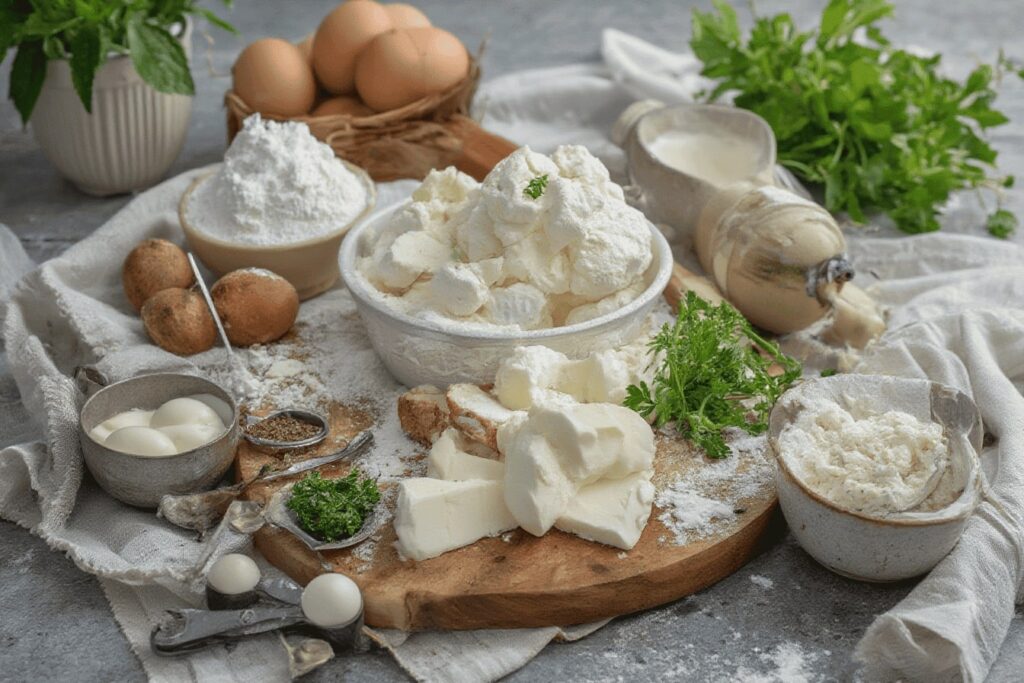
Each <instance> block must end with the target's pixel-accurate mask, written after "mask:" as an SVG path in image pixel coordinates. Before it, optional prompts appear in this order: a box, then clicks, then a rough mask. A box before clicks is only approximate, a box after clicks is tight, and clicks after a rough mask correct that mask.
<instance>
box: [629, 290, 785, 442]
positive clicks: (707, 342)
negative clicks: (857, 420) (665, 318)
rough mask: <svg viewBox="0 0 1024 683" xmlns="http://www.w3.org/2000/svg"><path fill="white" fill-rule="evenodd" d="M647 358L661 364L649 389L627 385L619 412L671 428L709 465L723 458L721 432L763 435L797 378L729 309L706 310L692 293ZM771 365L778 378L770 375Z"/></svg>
mask: <svg viewBox="0 0 1024 683" xmlns="http://www.w3.org/2000/svg"><path fill="white" fill-rule="evenodd" d="M755 347H756V348H755ZM758 349H760V350H761V352H763V354H764V355H762V353H759V352H758ZM650 353H651V355H652V357H653V358H654V359H658V358H660V359H661V361H660V365H659V366H658V369H657V371H656V372H655V375H654V379H653V380H652V384H651V386H648V385H647V383H646V382H641V383H640V384H639V386H638V385H635V384H634V385H631V386H630V387H629V388H628V389H627V392H626V400H625V401H624V405H625V406H626V407H627V408H632V409H633V410H635V411H637V412H638V413H640V414H641V415H643V416H644V417H649V416H651V415H654V417H655V424H656V425H658V426H662V425H664V424H667V423H668V422H672V421H675V422H676V424H677V426H678V428H679V429H680V431H683V432H684V433H685V434H686V436H687V437H688V438H689V439H691V440H692V441H693V442H694V443H695V444H697V445H698V446H700V447H701V448H703V449H704V451H705V452H706V453H707V455H708V457H710V458H724V457H726V456H728V455H729V446H728V445H727V444H726V443H725V439H724V438H723V436H722V430H723V429H725V428H726V427H737V428H739V429H742V430H744V431H746V432H747V433H748V434H761V433H763V432H764V431H765V430H766V429H767V428H768V413H769V411H771V408H772V406H773V405H775V401H776V400H777V399H778V398H779V396H781V395H782V392H784V391H785V390H786V389H787V388H789V386H790V385H791V384H792V383H793V382H794V381H796V380H797V379H798V378H799V377H800V373H801V368H800V363H798V362H797V361H795V360H793V359H792V358H789V357H787V356H785V355H783V354H782V352H781V351H780V350H779V347H778V346H777V345H776V344H774V343H773V342H770V341H768V340H766V339H764V338H763V337H761V336H760V335H758V334H757V333H756V332H755V331H754V329H753V327H751V325H750V323H749V322H747V321H746V319H744V317H743V316H742V315H740V313H739V312H738V311H737V310H736V309H735V308H733V307H732V306H730V305H729V304H727V303H721V304H719V305H718V306H712V305H711V304H709V303H708V302H707V301H705V300H704V299H701V298H700V297H699V296H697V295H696V294H694V293H693V292H687V293H686V299H685V300H683V301H682V302H681V303H680V306H679V316H678V317H677V318H676V321H675V323H674V324H671V325H670V324H668V323H666V324H665V325H664V326H663V327H662V328H661V330H660V331H659V332H658V334H657V335H655V336H654V338H653V339H652V340H651V342H650ZM652 362H653V361H652ZM775 363H777V364H778V365H780V366H781V367H782V369H783V372H782V374H781V375H778V376H773V375H772V374H771V373H770V372H769V368H771V366H772V365H773V364H775ZM751 416H752V417H751Z"/></svg>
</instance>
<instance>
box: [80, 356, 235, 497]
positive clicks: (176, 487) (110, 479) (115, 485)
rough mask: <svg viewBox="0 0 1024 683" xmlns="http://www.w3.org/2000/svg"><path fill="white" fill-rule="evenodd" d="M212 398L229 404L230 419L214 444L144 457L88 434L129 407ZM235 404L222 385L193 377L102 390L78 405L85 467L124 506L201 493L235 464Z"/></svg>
mask: <svg viewBox="0 0 1024 683" xmlns="http://www.w3.org/2000/svg"><path fill="white" fill-rule="evenodd" d="M191 394H213V395H214V396H216V397H218V398H220V399H221V400H223V401H225V402H226V403H227V404H228V405H229V406H231V411H232V418H231V422H230V424H229V425H228V426H227V428H226V429H225V430H224V433H223V434H222V435H221V436H220V437H218V438H217V439H216V440H215V441H211V442H210V443H208V444H206V445H203V446H200V447H198V448H193V449H192V450H190V451H185V452H183V453H178V454H177V455H166V456H162V457H147V456H141V455H132V454H131V453H122V452H120V451H115V450H112V449H110V448H107V447H106V446H103V445H102V444H100V443H97V442H96V441H94V440H93V438H92V437H91V436H89V432H90V431H91V430H92V429H93V428H94V427H95V426H96V425H98V424H100V423H101V422H103V421H104V420H106V419H108V418H110V417H112V416H114V415H117V414H118V413H121V412H124V411H126V410H131V409H133V408H140V409H143V410H153V409H155V408H158V407H159V406H160V405H161V404H163V403H164V402H166V401H169V400H171V399H172V398H180V397H182V396H189V395H191ZM239 431H240V429H239V426H238V405H237V404H236V403H235V400H234V399H233V398H232V397H231V395H230V394H229V393H228V392H226V391H224V389H222V388H221V387H220V386H218V385H216V384H214V383H213V382H210V381H209V380H205V379H202V378H201V377H194V376H192V375H182V374H177V373H161V374H153V375H141V376H139V377H133V378H132V379H126V380H124V381H121V382H117V383H115V384H111V385H110V386H107V387H104V388H102V389H100V390H99V391H97V392H96V393H95V394H93V395H92V396H91V397H90V398H89V399H88V400H87V401H86V402H85V405H83V406H82V412H81V415H80V417H79V420H78V433H79V440H80V442H81V444H82V455H83V456H84V458H85V464H86V466H87V467H88V468H89V471H90V472H92V476H93V477H94V478H95V479H96V482H97V483H98V484H99V485H100V486H101V487H103V490H105V491H106V492H107V493H109V494H110V495H111V496H113V497H114V498H117V499H118V500H120V501H121V502H123V503H127V504H129V505H134V506H136V507H141V508H155V507H156V506H157V505H158V504H159V503H160V498H161V497H162V496H164V495H167V494H172V495H181V494H185V493H195V492H197V491H204V490H206V489H208V488H210V487H212V486H213V485H214V484H216V483H217V482H218V481H220V479H221V478H222V477H223V476H224V473H225V472H227V471H228V468H229V467H231V464H232V463H233V462H234V460H235V447H236V446H237V445H238V438H239Z"/></svg>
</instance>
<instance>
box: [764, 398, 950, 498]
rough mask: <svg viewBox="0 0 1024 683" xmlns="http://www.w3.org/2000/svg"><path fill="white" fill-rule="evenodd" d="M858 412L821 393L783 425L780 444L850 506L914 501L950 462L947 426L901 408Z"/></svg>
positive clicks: (815, 486) (809, 480)
mask: <svg viewBox="0 0 1024 683" xmlns="http://www.w3.org/2000/svg"><path fill="white" fill-rule="evenodd" d="M856 412H857V413H858V414H852V413H851V412H850V411H849V410H847V409H846V408H844V407H843V406H841V405H839V404H838V403H836V402H835V401H827V400H826V401H821V402H818V403H816V404H815V405H813V406H808V407H807V408H806V409H805V410H803V412H801V413H800V415H799V416H798V417H797V419H796V420H795V421H794V423H793V424H791V425H790V426H788V427H787V428H786V429H785V430H783V432H782V433H781V434H780V435H779V448H780V451H781V452H782V456H783V457H784V458H785V459H786V462H787V463H788V464H789V466H790V469H791V470H792V472H793V474H794V476H796V477H797V478H799V479H800V481H802V482H803V483H804V484H805V485H806V486H807V487H808V488H810V489H811V490H812V491H814V492H816V493H818V494H819V495H821V496H823V497H825V498H827V499H829V500H831V501H833V502H835V503H836V504H837V505H839V506H841V507H843V508H846V509H849V510H857V511H861V512H864V513H866V514H870V515H886V514H891V513H893V512H899V511H902V510H907V509H910V508H913V507H915V505H917V504H919V503H920V502H921V501H922V500H923V498H925V497H927V496H928V495H929V494H930V492H931V490H932V489H934V487H935V485H936V483H937V482H936V478H935V477H933V475H936V473H939V472H944V471H945V469H946V463H947V454H948V447H947V444H946V438H945V437H944V436H943V433H942V426H941V425H939V424H937V423H935V422H922V421H921V420H918V419H917V418H916V417H914V416H913V415H910V414H908V413H904V412H900V411H896V410H890V411H888V412H885V413H881V414H860V413H861V411H860V410H857V411H856ZM953 493H955V492H953ZM950 502H951V501H950Z"/></svg>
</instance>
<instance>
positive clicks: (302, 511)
mask: <svg viewBox="0 0 1024 683" xmlns="http://www.w3.org/2000/svg"><path fill="white" fill-rule="evenodd" d="M379 500H380V489H379V488H377V482H375V481H374V480H373V479H370V478H368V477H367V478H363V477H362V476H361V473H360V472H359V471H358V470H352V471H351V472H349V473H348V476H346V477H342V478H341V479H324V478H322V477H321V476H320V473H319V472H311V473H310V474H309V475H307V476H306V477H305V478H304V479H303V480H302V481H300V482H299V483H297V484H296V485H295V486H294V487H293V488H292V497H291V498H290V499H289V500H288V508H289V509H290V510H291V511H292V512H294V513H295V516H296V517H298V519H299V526H301V527H302V528H303V529H305V530H306V531H308V532H309V533H311V534H312V535H313V536H316V537H317V538H319V539H321V540H323V541H327V542H330V541H336V540H338V539H339V538H348V537H349V536H352V535H353V534H355V533H357V532H358V531H359V530H360V529H361V528H362V526H363V522H364V521H365V520H366V516H367V515H368V514H370V511H371V510H373V508H374V506H375V505H376V504H377V501H379Z"/></svg>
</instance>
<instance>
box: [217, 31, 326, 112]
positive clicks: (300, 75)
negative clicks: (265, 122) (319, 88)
mask: <svg viewBox="0 0 1024 683" xmlns="http://www.w3.org/2000/svg"><path fill="white" fill-rule="evenodd" d="M231 73H232V75H233V76H234V90H235V93H236V94H237V95H238V96H239V97H241V98H242V99H243V100H244V101H245V103H246V104H248V105H249V106H250V107H252V108H253V110H255V111H258V112H260V113H261V114H270V115H276V116H284V117H288V116H302V115H303V114H305V113H306V112H308V111H309V108H310V107H312V106H313V101H314V99H315V98H316V79H315V78H313V71H312V69H310V67H309V62H308V61H307V60H306V58H305V57H304V56H303V55H302V50H300V49H299V48H298V46H296V45H294V44H292V43H289V42H288V41H287V40H281V39H279V38H261V39H260V40H257V41H256V42H255V43H252V44H251V45H249V46H248V47H247V48H245V49H244V50H242V53H241V54H240V55H238V59H236V60H235V66H234V67H233V68H232V69H231Z"/></svg>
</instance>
